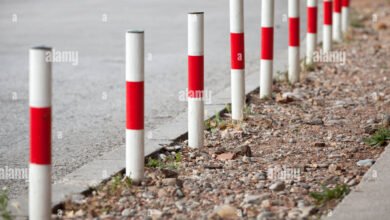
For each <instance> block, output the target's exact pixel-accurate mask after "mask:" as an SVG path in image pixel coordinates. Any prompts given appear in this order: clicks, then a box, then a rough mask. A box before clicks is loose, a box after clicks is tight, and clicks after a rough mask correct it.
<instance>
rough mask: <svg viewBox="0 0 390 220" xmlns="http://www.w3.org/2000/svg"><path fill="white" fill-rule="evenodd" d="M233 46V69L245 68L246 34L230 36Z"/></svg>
mask: <svg viewBox="0 0 390 220" xmlns="http://www.w3.org/2000/svg"><path fill="white" fill-rule="evenodd" d="M230 44H231V45H232V46H231V56H232V57H231V66H232V69H244V68H245V52H244V48H245V45H244V33H231V34H230Z"/></svg>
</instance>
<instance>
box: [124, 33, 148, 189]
mask: <svg viewBox="0 0 390 220" xmlns="http://www.w3.org/2000/svg"><path fill="white" fill-rule="evenodd" d="M144 69H145V61H144V32H143V31H137V30H130V31H128V32H127V33H126V176H128V177H130V178H131V179H132V180H133V181H134V182H138V183H139V182H140V181H142V179H143V178H144V163H145V162H144V156H145V155H144V151H145V149H144V147H145V138H144V136H145V133H144Z"/></svg>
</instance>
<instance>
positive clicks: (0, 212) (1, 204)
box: [0, 187, 12, 220]
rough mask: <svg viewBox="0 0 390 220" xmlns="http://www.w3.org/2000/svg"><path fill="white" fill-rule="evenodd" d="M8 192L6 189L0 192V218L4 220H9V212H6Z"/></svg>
mask: <svg viewBox="0 0 390 220" xmlns="http://www.w3.org/2000/svg"><path fill="white" fill-rule="evenodd" d="M8 202H9V198H8V191H7V188H5V187H4V188H3V189H1V190H0V218H1V219H4V220H11V219H12V218H11V212H10V211H9V210H8Z"/></svg>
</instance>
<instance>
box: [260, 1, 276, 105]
mask: <svg viewBox="0 0 390 220" xmlns="http://www.w3.org/2000/svg"><path fill="white" fill-rule="evenodd" d="M274 10H275V2H274V0H263V1H262V5H261V57H260V98H267V97H268V98H269V97H272V78H273V56H274Z"/></svg>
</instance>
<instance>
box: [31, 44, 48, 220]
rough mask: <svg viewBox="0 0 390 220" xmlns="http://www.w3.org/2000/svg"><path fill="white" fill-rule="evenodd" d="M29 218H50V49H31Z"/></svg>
mask: <svg viewBox="0 0 390 220" xmlns="http://www.w3.org/2000/svg"><path fill="white" fill-rule="evenodd" d="M29 56H30V64H29V65H30V66H29V69H30V73H29V78H30V79H29V80H30V88H29V91H30V174H29V219H31V220H48V219H51V96H52V88H51V86H52V65H51V64H52V49H51V48H48V47H34V48H31V49H30V55H29Z"/></svg>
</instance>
